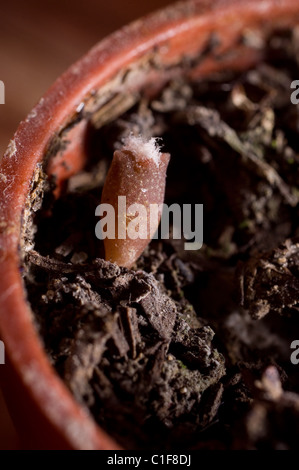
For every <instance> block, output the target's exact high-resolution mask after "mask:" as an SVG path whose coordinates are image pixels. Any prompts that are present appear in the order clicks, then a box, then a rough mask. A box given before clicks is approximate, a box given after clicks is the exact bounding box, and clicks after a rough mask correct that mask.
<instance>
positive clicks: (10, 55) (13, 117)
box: [0, 0, 174, 449]
mask: <svg viewBox="0 0 299 470" xmlns="http://www.w3.org/2000/svg"><path fill="white" fill-rule="evenodd" d="M171 3H174V1H173V0H146V2H140V0H127V1H124V0H105V1H104V0H85V1H84V2H82V1H80V0H72V1H70V0H59V1H58V0H52V1H50V0H44V1H43V2H40V1H38V0H26V1H22V0H9V1H8V2H1V12H0V80H2V81H3V82H4V84H5V105H0V155H1V156H2V154H3V153H4V151H5V149H6V147H7V144H8V141H9V139H10V138H11V137H12V135H13V133H14V131H15V130H16V128H17V126H18V123H19V122H20V120H22V119H23V118H24V117H26V115H27V114H28V112H29V111H30V110H31V108H32V107H33V106H34V104H35V103H36V102H37V100H38V99H39V98H40V97H41V96H42V95H43V94H44V92H45V91H46V90H47V88H48V87H49V86H50V85H51V84H52V83H53V81H54V80H55V79H56V78H57V77H58V76H59V75H60V74H61V73H62V72H63V71H64V70H65V69H66V68H67V67H68V66H69V65H70V64H72V63H73V62H74V61H76V60H77V59H79V58H80V57H81V56H82V55H83V54H84V53H85V52H86V51H87V50H88V49H89V48H90V47H92V46H93V45H94V44H95V43H96V42H97V41H99V40H100V39H101V38H103V37H104V36H106V35H107V34H109V33H111V32H113V31H114V30H116V29H118V28H120V27H121V26H123V25H125V24H127V23H129V22H130V21H132V20H134V19H137V18H139V17H140V16H142V15H144V14H147V13H149V12H151V11H153V10H155V9H158V8H161V7H163V6H165V5H168V4H171ZM0 197H1V196H0ZM0 282H1V280H0ZM1 367H5V366H0V368H1ZM0 373H1V369H0ZM18 445H19V444H18V441H17V436H16V433H15V431H14V429H13V425H12V423H11V421H10V419H9V416H8V413H7V410H6V408H5V405H4V402H3V398H2V396H1V392H0V449H15V448H17V447H18Z"/></svg>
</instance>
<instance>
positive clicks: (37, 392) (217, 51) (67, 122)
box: [0, 0, 299, 449]
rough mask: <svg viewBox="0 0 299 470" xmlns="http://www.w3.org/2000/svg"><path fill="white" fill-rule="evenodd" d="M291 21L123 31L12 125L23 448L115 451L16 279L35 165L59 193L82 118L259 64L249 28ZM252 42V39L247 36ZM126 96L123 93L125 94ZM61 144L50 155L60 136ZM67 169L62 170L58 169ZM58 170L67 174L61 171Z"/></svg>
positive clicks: (12, 254)
mask: <svg viewBox="0 0 299 470" xmlns="http://www.w3.org/2000/svg"><path fill="white" fill-rule="evenodd" d="M298 21H299V3H298V2H295V1H294V0H280V1H277V0H250V1H248V0H247V1H246V0H243V1H242V0H214V1H213V2H210V1H208V0H197V1H196V0H194V1H185V2H182V3H179V4H176V5H174V6H171V7H169V8H167V9H165V10H163V11H161V12H158V13H156V14H154V15H152V16H149V17H147V18H146V19H142V20H140V21H137V22H135V23H133V24H132V25H130V26H128V27H125V28H124V29H122V30H120V31H119V32H117V33H115V34H113V35H112V36H110V37H109V38H108V39H106V40H104V41H102V42H100V43H99V44H98V45H96V46H95V47H94V48H93V49H92V50H91V51H90V52H89V53H88V54H87V55H86V56H85V57H83V58H82V59H81V60H80V61H79V62H77V63H76V64H74V65H73V66H72V67H71V68H70V69H69V70H68V71H67V72H66V73H64V74H63V75H62V77H60V78H59V79H58V80H57V81H56V82H55V83H54V85H53V86H52V87H51V88H50V90H49V91H48V92H47V93H46V94H45V95H44V97H43V98H42V99H41V100H40V102H39V103H38V104H37V105H36V106H35V108H34V109H33V110H32V112H31V113H30V114H29V115H28V117H27V119H26V120H25V121H23V122H21V124H20V126H19V128H18V130H17V132H16V134H15V135H14V138H13V140H12V141H11V142H10V144H9V147H8V149H7V151H6V153H5V155H4V156H3V158H2V161H1V166H0V193H1V194H2V197H1V202H0V279H1V285H0V311H1V315H0V335H1V338H2V340H3V341H4V343H5V348H6V360H7V364H6V365H5V366H3V365H2V366H1V365H0V368H1V369H0V371H1V380H2V382H1V386H2V387H3V390H4V392H5V395H6V399H7V402H8V404H9V407H10V411H11V414H12V416H13V419H14V420H15V423H16V425H17V428H18V430H19V432H20V434H21V436H22V442H23V446H25V447H31V448H73V449H117V448H118V445H117V444H116V442H114V441H113V439H112V438H110V437H109V436H108V435H107V434H106V433H105V432H104V431H103V430H102V429H100V428H99V427H98V426H97V425H96V424H95V423H94V421H93V420H92V418H91V417H90V416H89V415H88V414H87V413H86V412H85V411H84V410H83V409H81V408H80V406H79V405H78V404H77V403H76V402H75V401H74V399H73V398H72V396H71V394H70V392H69V391H68V390H67V388H66V387H65V386H64V384H63V383H62V382H61V380H60V379H59V377H58V376H57V374H56V373H55V371H54V370H53V368H52V367H51V365H50V363H49V361H48V359H47V357H46V354H45V352H44V350H43V347H42V344H41V342H40V340H39V337H38V335H37V333H36V330H35V327H34V324H33V321H32V312H31V310H30V306H29V304H28V303H27V302H26V292H25V290H24V285H23V281H22V276H21V270H20V265H21V259H20V252H21V250H20V243H21V239H22V227H23V222H24V219H25V218H26V214H27V209H28V203H29V202H28V201H29V199H28V196H29V193H30V190H31V188H32V184H33V181H34V178H35V177H36V175H37V171H38V168H39V166H40V164H41V162H43V165H46V167H47V171H48V173H51V174H55V175H56V177H57V181H58V189H57V191H59V188H60V187H61V185H62V184H63V182H64V180H65V179H67V178H68V177H69V176H70V175H71V174H73V173H75V172H77V171H78V170H80V169H81V168H82V167H83V166H84V163H85V162H86V159H87V153H86V146H85V135H86V130H87V122H88V119H89V118H90V115H91V113H94V112H95V111H96V112H97V119H98V120H100V121H101V122H105V121H107V120H108V119H113V117H115V116H114V115H113V110H114V109H115V103H116V102H117V105H118V109H124V110H125V109H126V107H128V106H129V105H130V103H128V102H127V97H128V95H129V94H130V95H132V92H133V95H134V96H136V97H138V96H139V95H140V94H141V93H143V94H146V95H148V96H150V95H153V94H154V93H156V92H157V91H158V90H159V89H160V88H161V87H163V84H165V82H166V81H167V80H169V78H171V77H174V76H178V75H182V74H183V75H185V76H187V77H189V78H190V79H196V78H198V77H204V76H206V75H208V74H209V73H211V72H214V71H217V70H222V69H228V68H230V69H234V70H240V69H246V68H248V67H251V66H254V64H256V63H257V62H258V61H260V60H262V58H263V51H262V50H261V49H259V48H256V46H255V44H254V41H250V40H249V39H248V38H250V34H249V33H250V31H254V30H258V31H259V33H261V34H263V35H266V34H268V33H269V32H270V31H271V30H272V29H273V28H274V27H275V28H276V27H285V26H292V25H293V24H295V23H297V22H298ZM251 37H252V36H251ZM128 92H129V93H128ZM66 135H67V140H68V141H70V143H69V144H68V145H67V146H63V147H61V148H60V150H59V143H60V142H61V141H62V140H64V139H65V137H66ZM66 163H67V165H65V164H66ZM66 168H67V169H66Z"/></svg>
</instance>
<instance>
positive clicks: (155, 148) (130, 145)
mask: <svg viewBox="0 0 299 470" xmlns="http://www.w3.org/2000/svg"><path fill="white" fill-rule="evenodd" d="M157 140H158V138H157V137H152V138H151V139H149V140H147V139H145V138H144V137H142V136H141V135H139V136H135V135H133V134H130V135H129V136H128V137H126V138H125V139H124V141H123V143H124V147H123V150H129V151H130V152H132V153H133V154H134V156H135V157H136V159H138V160H144V159H147V160H153V162H154V163H155V164H156V165H157V166H159V163H160V158H161V152H160V149H161V147H160V145H159V144H158V142H157Z"/></svg>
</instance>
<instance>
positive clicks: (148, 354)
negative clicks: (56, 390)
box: [24, 32, 299, 449]
mask: <svg viewBox="0 0 299 470" xmlns="http://www.w3.org/2000/svg"><path fill="white" fill-rule="evenodd" d="M265 47H266V48H267V60H266V61H265V62H264V63H262V64H260V65H259V66H258V67H257V68H256V69H254V70H249V71H247V72H246V73H243V74H238V75H231V74H228V73H225V74H224V73H222V74H221V75H217V76H213V77H211V78H210V79H209V80H205V81H203V82H198V83H192V84H190V83H186V82H183V81H176V82H172V83H169V84H168V85H167V87H166V88H165V89H164V91H163V93H162V94H161V95H160V96H158V97H157V98H156V99H155V100H152V101H151V102H147V101H143V100H141V101H140V102H139V103H138V104H137V105H134V107H132V108H131V109H130V110H129V111H127V112H126V113H125V114H123V115H122V116H120V117H119V118H118V119H116V120H114V121H113V122H112V123H110V124H107V125H105V126H104V127H102V128H101V129H96V128H94V129H93V128H92V127H91V130H90V143H89V145H90V154H91V155H92V156H93V158H92V159H91V161H90V164H89V166H88V167H87V168H86V170H85V171H84V172H83V173H81V174H79V175H76V176H75V177H73V178H71V179H70V180H69V182H68V187H67V188H66V190H65V192H64V193H63V194H62V195H61V196H60V198H59V199H58V200H56V201H55V200H54V198H53V196H52V192H51V191H47V193H46V195H45V198H44V202H43V206H42V208H41V209H40V210H38V211H37V212H36V213H35V215H34V224H35V227H36V233H35V235H34V247H33V248H32V249H30V250H29V251H28V252H27V254H26V257H25V265H24V268H25V270H24V272H25V282H26V286H27V290H28V298H29V301H30V303H31V306H32V309H33V311H34V313H35V319H36V324H37V328H38V330H39V332H40V335H41V337H42V339H43V342H44V344H45V348H46V350H47V352H48V355H49V358H50V360H51V362H52V363H53V365H54V367H55V368H56V369H57V371H58V373H59V374H60V376H61V377H62V379H63V380H64V381H65V383H66V385H67V386H68V387H69V388H70V390H71V391H72V393H73V394H74V396H75V398H76V399H77V400H78V401H79V402H80V403H82V405H83V406H85V407H86V408H87V409H89V410H90V413H91V414H92V415H93V416H94V419H95V420H96V421H97V422H98V423H99V424H100V425H101V426H102V427H103V428H104V429H106V430H107V431H108V432H109V433H110V434H111V435H112V436H114V437H115V439H117V440H118V441H119V442H120V443H121V444H122V445H123V446H124V447H125V448H129V449H133V448H134V449H135V448H141V449H143V448H146V449H178V448H197V449H201V448H207V449H291V448H296V445H297V441H298V436H299V394H297V393H299V379H298V377H299V375H298V370H299V365H297V366H296V365H293V364H292V362H291V360H290V356H291V353H292V349H291V343H292V341H294V340H296V339H297V337H298V335H297V331H298V326H299V230H298V208H299V206H298V202H299V180H298V169H299V154H298V151H299V139H298V130H299V112H298V109H299V108H298V107H297V106H295V105H292V104H291V102H290V95H291V92H292V90H291V89H290V84H291V82H292V81H293V80H294V79H296V78H299V70H298V54H297V49H296V41H295V35H294V34H292V33H290V32H284V33H280V34H276V35H274V36H273V37H272V38H271V39H270V40H269V41H268V43H267V44H266V45H265ZM296 54H297V55H296ZM130 132H134V133H136V134H137V135H138V134H141V135H143V136H145V137H151V136H159V137H161V138H162V140H161V144H162V145H163V151H166V152H169V153H170V154H171V163H170V166H169V171H168V179H167V189H166V200H165V202H166V203H168V204H171V203H179V204H184V203H191V204H195V203H203V204H204V246H203V247H202V249H200V250H199V251H196V252H192V251H184V246H183V243H184V240H182V241H178V240H158V241H153V242H152V243H151V244H150V246H149V247H148V248H147V249H146V251H145V252H144V254H143V255H142V257H141V258H140V259H139V260H138V262H137V265H136V266H135V267H134V269H132V270H127V269H124V268H119V267H118V266H116V265H114V264H111V263H108V262H105V261H103V259H102V256H103V247H102V245H101V243H100V242H99V241H98V240H97V239H96V237H95V233H94V230H95V224H96V222H97V220H96V218H95V215H94V213H95V208H96V206H97V205H98V204H99V202H100V196H101V188H102V186H103V182H104V179H105V174H106V172H107V168H108V167H109V161H110V160H111V157H112V155H113V151H114V149H115V147H116V146H119V145H120V143H121V141H122V138H124V137H125V136H127V135H128V134H129V133H130ZM31 233H33V232H31Z"/></svg>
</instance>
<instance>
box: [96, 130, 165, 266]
mask: <svg viewBox="0 0 299 470" xmlns="http://www.w3.org/2000/svg"><path fill="white" fill-rule="evenodd" d="M169 159H170V155H169V154H167V153H162V152H160V147H159V146H158V144H157V141H156V139H155V138H151V139H150V140H145V139H144V138H142V137H141V136H139V137H136V136H133V135H130V136H129V137H128V138H127V139H125V141H124V144H123V147H122V148H121V149H120V150H116V151H115V152H114V155H113V160H112V163H111V166H110V169H109V171H108V175H107V177H106V181H105V184H104V188H103V193H102V200H101V205H102V206H103V205H104V204H105V205H106V204H109V205H110V206H112V207H113V209H114V214H115V237H112V238H110V237H106V238H105V239H104V247H105V258H106V260H108V261H111V262H113V263H117V264H118V265H120V266H124V267H127V268H130V267H131V266H132V265H133V264H134V262H135V261H136V260H137V258H138V257H139V256H140V255H141V253H142V252H143V250H144V249H145V247H146V246H147V245H148V243H149V242H150V240H151V239H152V237H153V235H154V234H155V232H156V230H157V228H158V225H159V222H160V218H161V210H162V204H163V201H164V194H165V181H166V170H167V166H168V163H169ZM104 207H107V206H104Z"/></svg>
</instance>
